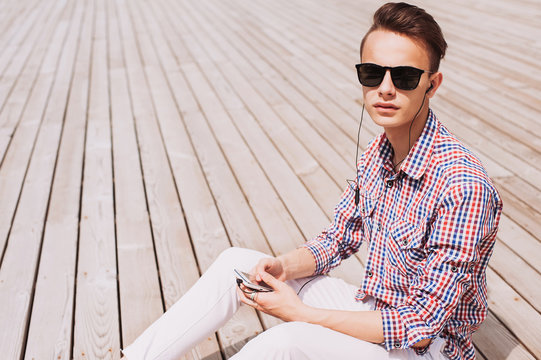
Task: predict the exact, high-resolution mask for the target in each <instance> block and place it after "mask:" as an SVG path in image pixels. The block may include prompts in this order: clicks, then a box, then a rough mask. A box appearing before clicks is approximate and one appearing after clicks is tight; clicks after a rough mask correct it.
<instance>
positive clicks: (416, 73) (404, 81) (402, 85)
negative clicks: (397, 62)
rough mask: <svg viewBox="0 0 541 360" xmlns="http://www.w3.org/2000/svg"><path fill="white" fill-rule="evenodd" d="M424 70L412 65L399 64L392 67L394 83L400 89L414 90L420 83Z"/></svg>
mask: <svg viewBox="0 0 541 360" xmlns="http://www.w3.org/2000/svg"><path fill="white" fill-rule="evenodd" d="M422 74H423V70H420V69H416V68H414V67H411V66H399V67H395V68H393V69H391V78H392V79H393V84H394V86H396V87H397V88H398V89H402V90H413V89H415V88H416V87H417V85H418V84H419V80H420V79H421V75H422Z"/></svg>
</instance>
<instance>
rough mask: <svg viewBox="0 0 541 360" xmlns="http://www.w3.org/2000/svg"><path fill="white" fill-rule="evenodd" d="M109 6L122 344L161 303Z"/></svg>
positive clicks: (119, 48) (114, 23)
mask: <svg viewBox="0 0 541 360" xmlns="http://www.w3.org/2000/svg"><path fill="white" fill-rule="evenodd" d="M107 5H108V6H107V29H108V30H109V31H108V34H107V35H108V50H109V64H108V67H109V81H110V85H109V92H110V102H111V132H112V146H113V147H112V149H113V173H114V179H115V180H114V196H115V222H116V238H117V258H118V276H119V294H120V299H119V300H120V313H121V320H122V322H121V325H122V326H121V329H122V343H123V344H130V343H132V342H133V341H134V340H135V339H136V338H137V336H138V335H139V334H141V333H142V332H143V331H144V330H145V329H146V328H147V327H148V326H150V325H151V324H152V322H154V320H155V319H156V318H158V317H159V316H160V315H161V314H162V313H163V304H162V294H161V291H160V283H159V278H158V269H157V263H156V257H155V254H154V242H153V236H152V231H151V226H150V221H149V220H150V218H149V213H148V210H147V198H146V194H145V188H144V184H143V176H142V169H141V165H140V158H139V151H138V150H139V149H138V144H137V138H136V133H135V127H134V123H133V113H132V110H131V109H132V106H131V103H130V97H129V92H128V83H127V77H126V68H125V66H124V58H123V54H122V45H121V43H120V38H119V30H118V20H117V16H116V12H115V11H114V10H113V9H111V6H112V5H110V3H109V2H108V3H107Z"/></svg>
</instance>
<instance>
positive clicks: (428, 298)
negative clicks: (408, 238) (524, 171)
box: [381, 182, 502, 350]
mask: <svg viewBox="0 0 541 360" xmlns="http://www.w3.org/2000/svg"><path fill="white" fill-rule="evenodd" d="M501 209H502V204H501V201H500V200H499V197H498V195H497V192H496V191H495V190H494V189H493V188H492V187H491V186H488V185H487V184H485V183H481V182H479V183H468V184H460V185H455V186H453V187H452V188H451V189H450V190H449V192H448V194H447V195H446V196H445V197H444V199H443V201H442V202H441V203H440V206H439V208H438V209H437V213H436V217H435V219H434V221H433V223H432V230H431V232H430V235H428V239H427V249H428V257H427V258H426V260H425V261H426V262H425V264H424V266H422V267H421V268H420V269H419V271H418V273H417V274H418V275H417V277H416V278H415V279H414V280H413V282H412V283H411V286H410V291H409V296H408V297H407V298H406V300H405V302H404V303H402V304H401V305H399V306H397V307H396V308H389V309H383V310H382V311H381V313H382V318H383V332H384V339H385V347H386V348H387V349H388V350H391V349H398V348H410V347H412V346H413V345H414V344H415V343H417V342H418V341H420V340H423V339H427V338H429V339H430V338H434V337H435V336H436V335H437V334H439V332H440V331H441V330H442V329H443V328H444V326H445V324H446V323H447V321H448V320H449V318H450V317H451V315H453V314H454V312H455V311H456V309H457V305H458V304H459V302H460V301H461V299H462V296H463V294H464V293H465V292H466V290H468V288H469V287H471V286H474V287H476V288H475V291H476V292H484V294H482V295H483V296H482V297H483V298H484V299H486V280H485V271H486V266H487V263H488V259H489V258H490V256H491V254H492V250H493V247H494V241H495V237H496V231H497V226H498V221H499V217H500V213H501ZM479 284H481V285H479ZM481 306H483V305H481ZM482 313H483V317H486V306H485V308H484V309H483V311H482ZM483 319H484V318H483ZM483 319H480V321H479V322H481V321H482V320H483Z"/></svg>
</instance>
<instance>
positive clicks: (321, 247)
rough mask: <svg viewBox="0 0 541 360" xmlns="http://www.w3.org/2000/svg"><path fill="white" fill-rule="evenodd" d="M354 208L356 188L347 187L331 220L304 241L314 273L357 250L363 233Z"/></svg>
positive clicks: (328, 268)
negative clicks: (313, 235)
mask: <svg viewBox="0 0 541 360" xmlns="http://www.w3.org/2000/svg"><path fill="white" fill-rule="evenodd" d="M356 207H357V206H356V205H355V191H354V189H352V188H351V187H350V186H347V187H346V190H345V191H344V193H343V194H342V196H341V197H340V202H339V203H338V205H336V207H335V209H334V221H333V222H332V223H331V224H330V225H329V226H328V227H327V228H326V229H325V230H323V232H322V233H321V234H319V235H318V236H316V237H315V238H314V239H313V240H310V241H307V242H306V243H304V244H303V247H305V248H307V249H308V250H310V252H311V253H312V255H313V256H314V259H315V262H316V271H315V274H326V273H328V272H329V271H331V270H332V269H333V268H335V267H337V266H338V265H340V263H341V262H342V260H344V259H347V258H348V257H349V256H351V254H353V253H355V252H356V251H358V249H359V247H360V246H361V243H362V236H363V234H362V226H361V218H360V216H358V209H356Z"/></svg>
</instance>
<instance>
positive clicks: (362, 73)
mask: <svg viewBox="0 0 541 360" xmlns="http://www.w3.org/2000/svg"><path fill="white" fill-rule="evenodd" d="M356 67H357V75H358V77H359V81H360V83H361V85H363V86H368V87H375V86H378V85H379V84H381V82H382V81H383V78H384V77H385V73H386V72H387V69H390V70H391V79H392V80H393V84H394V86H395V87H396V88H397V89H401V90H413V89H415V88H416V87H417V85H419V80H420V79H421V75H423V73H424V71H423V70H421V69H417V68H414V67H412V66H397V67H384V66H380V65H376V64H370V63H364V64H358V65H356Z"/></svg>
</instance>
